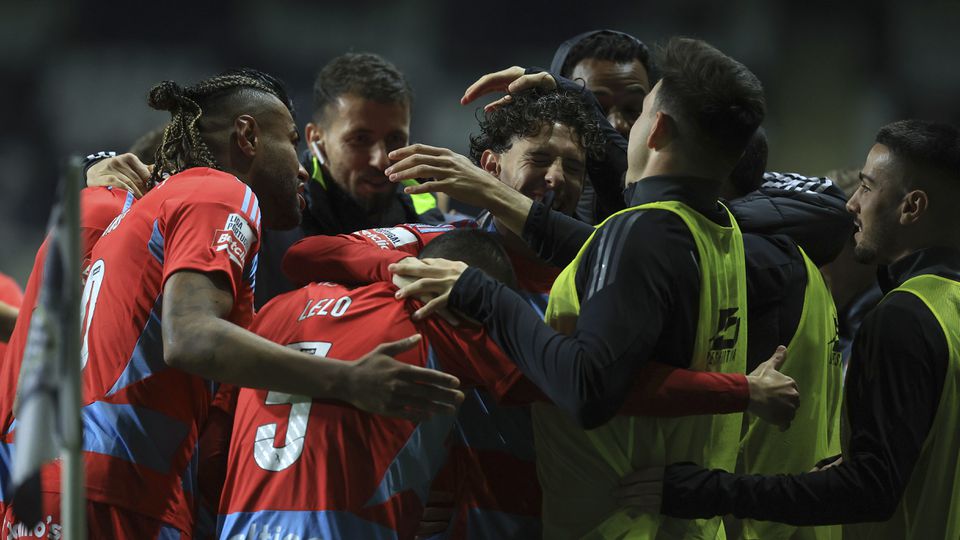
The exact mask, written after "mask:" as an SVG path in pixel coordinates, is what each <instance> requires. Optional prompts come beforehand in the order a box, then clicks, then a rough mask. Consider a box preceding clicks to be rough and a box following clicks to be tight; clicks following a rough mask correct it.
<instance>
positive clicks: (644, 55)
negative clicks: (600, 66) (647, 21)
mask: <svg viewBox="0 0 960 540" xmlns="http://www.w3.org/2000/svg"><path fill="white" fill-rule="evenodd" d="M587 58H596V59H597V60H610V61H612V62H617V63H624V62H632V61H634V60H639V61H640V63H641V64H643V67H644V69H646V70H647V77H648V78H649V79H650V84H653V83H654V82H655V81H656V80H657V76H656V66H654V63H653V59H652V58H651V57H650V49H649V48H647V46H646V45H645V44H644V43H643V42H642V41H640V40H639V39H637V38H635V37H633V36H631V35H630V34H625V33H623V32H616V31H613V30H601V31H599V32H597V33H595V34H593V35H591V36H589V37H586V38H584V39H583V40H581V41H580V42H578V43H577V44H576V45H574V46H573V48H571V49H570V52H569V53H568V54H567V57H566V59H564V61H563V66H562V67H561V68H560V76H562V77H567V78H569V77H570V74H571V73H573V68H575V67H577V64H579V63H580V62H581V61H583V60H585V59H587Z"/></svg>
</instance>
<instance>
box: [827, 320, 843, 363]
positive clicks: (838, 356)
mask: <svg viewBox="0 0 960 540" xmlns="http://www.w3.org/2000/svg"><path fill="white" fill-rule="evenodd" d="M833 327H834V332H833V339H831V340H830V343H828V345H829V347H830V356H829V358H828V359H827V363H828V364H829V365H831V366H834V367H840V366H841V365H842V364H843V352H842V351H843V349H842V347H841V345H840V321H839V320H838V319H837V315H836V314H834V315H833Z"/></svg>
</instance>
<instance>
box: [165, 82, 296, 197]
mask: <svg viewBox="0 0 960 540" xmlns="http://www.w3.org/2000/svg"><path fill="white" fill-rule="evenodd" d="M264 94H266V95H269V96H273V97H275V98H277V99H279V100H280V102H281V103H283V104H284V105H285V106H286V108H287V110H289V111H290V114H291V116H292V115H293V102H292V101H291V100H290V96H288V95H287V91H286V89H285V88H284V87H283V83H282V82H281V81H280V80H279V79H277V78H276V77H273V76H271V75H269V74H267V73H264V72H262V71H258V70H256V69H253V68H239V69H231V70H228V71H225V72H223V73H221V74H219V75H216V76H214V77H211V78H209V79H206V80H203V81H200V82H198V83H197V84H194V85H193V86H188V87H186V88H181V87H180V85H178V84H177V83H175V82H173V81H163V82H161V83H160V84H158V85H157V86H155V87H153V89H152V90H150V96H149V97H148V98H147V103H148V104H149V105H150V107H152V108H154V109H157V110H159V111H169V112H170V115H171V118H170V122H169V123H168V124H167V125H166V127H165V128H164V131H163V139H162V140H161V141H160V145H159V147H158V148H157V152H156V154H155V156H154V157H155V159H154V169H153V174H152V176H151V177H150V179H151V181H154V182H159V181H160V180H162V178H163V176H164V175H169V174H176V173H178V172H181V171H183V170H184V169H188V168H190V167H210V168H214V169H217V168H219V164H218V163H217V159H216V158H215V157H214V155H213V152H211V150H210V146H209V145H208V143H207V141H205V140H204V138H203V135H204V133H203V131H204V130H203V127H202V126H203V120H204V119H207V118H210V117H213V118H217V117H218V115H222V114H225V113H227V112H230V113H233V112H236V111H235V109H236V108H237V107H241V106H249V104H251V103H254V102H255V101H254V100H257V99H262V97H263V95H264Z"/></svg>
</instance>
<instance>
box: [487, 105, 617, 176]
mask: <svg viewBox="0 0 960 540" xmlns="http://www.w3.org/2000/svg"><path fill="white" fill-rule="evenodd" d="M511 96H512V98H513V99H512V100H511V101H510V102H508V103H506V104H504V105H501V106H499V107H497V108H496V109H494V110H492V111H490V112H488V113H485V114H483V115H482V116H481V117H480V118H478V119H477V121H478V122H479V123H480V134H479V135H471V136H470V159H471V160H473V162H474V163H475V164H477V165H478V166H479V165H480V157H481V156H482V155H483V152H484V150H491V151H493V152H496V153H498V154H499V153H502V152H506V151H507V150H509V149H510V147H511V146H513V143H514V142H516V140H517V139H523V138H526V137H532V136H534V135H536V134H538V133H540V130H542V129H543V127H544V126H547V125H552V124H563V125H565V126H567V127H569V128H570V129H571V130H573V132H574V134H575V136H576V138H577V139H576V140H577V143H578V144H579V145H580V147H581V148H583V149H584V150H585V151H586V153H587V156H588V157H591V158H596V159H599V158H601V157H602V156H603V148H604V142H605V139H604V137H603V133H602V132H601V131H600V124H599V123H598V122H597V120H596V118H594V112H593V110H592V109H591V108H590V107H589V106H588V105H587V104H586V103H585V102H584V101H583V99H581V97H580V96H579V95H578V94H575V93H570V92H564V91H560V90H550V91H544V90H541V89H539V88H534V89H531V90H527V91H524V92H519V93H516V94H511ZM480 114H481V113H480V112H479V111H478V116H479V115H480Z"/></svg>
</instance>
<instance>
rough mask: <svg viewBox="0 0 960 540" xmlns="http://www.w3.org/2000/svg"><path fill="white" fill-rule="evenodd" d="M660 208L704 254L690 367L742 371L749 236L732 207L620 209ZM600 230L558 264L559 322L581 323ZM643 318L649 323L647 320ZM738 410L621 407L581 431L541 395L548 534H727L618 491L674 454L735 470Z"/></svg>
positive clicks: (550, 309)
mask: <svg viewBox="0 0 960 540" xmlns="http://www.w3.org/2000/svg"><path fill="white" fill-rule="evenodd" d="M654 209H658V210H666V211H670V212H673V213H675V214H676V215H677V216H679V217H680V218H681V219H682V220H683V222H684V223H685V224H686V226H687V227H688V228H689V229H690V232H691V234H692V235H693V239H694V242H695V244H696V247H697V252H698V254H699V264H700V309H699V315H700V316H699V321H698V326H697V335H696V343H695V344H694V354H693V358H691V359H689V360H690V368H691V369H696V370H704V371H721V372H736V373H742V372H743V370H744V368H745V364H746V352H747V346H746V345H747V343H746V335H747V322H746V307H747V300H746V277H745V275H744V271H745V270H744V259H743V238H742V237H741V235H740V230H739V228H738V227H737V224H736V222H735V221H734V219H733V216H730V223H731V226H729V227H723V226H720V225H717V224H716V223H713V222H712V221H710V220H709V219H707V218H706V217H704V216H703V215H701V214H699V213H697V212H696V211H694V210H693V209H691V208H690V207H688V206H686V205H684V204H682V203H679V202H672V201H671V202H656V203H650V204H644V205H641V206H637V207H634V208H629V209H627V210H624V211H622V212H618V213H617V214H614V216H616V215H619V214H622V213H625V212H636V211H644V210H654ZM728 214H729V212H728ZM612 217H613V216H611V218H612ZM608 219H609V218H608ZM605 223H606V221H605V222H604V223H601V224H600V225H599V226H598V227H597V228H598V229H599V228H601V227H603V226H604V224H605ZM594 236H595V233H594ZM594 236H591V237H590V238H589V239H588V240H587V242H586V243H585V244H584V246H583V248H582V249H581V250H580V253H579V254H577V257H576V258H575V259H574V260H573V262H571V263H570V265H569V266H567V268H566V269H565V270H564V271H563V272H562V273H561V274H560V276H559V277H558V278H557V281H556V282H555V283H554V285H553V290H552V291H551V293H550V303H549V305H548V306H547V313H546V321H547V322H548V323H549V324H550V325H551V326H553V327H554V328H556V329H558V330H559V331H561V332H569V331H570V330H572V329H573V328H574V327H575V326H576V318H577V315H578V313H579V311H580V300H579V294H578V292H577V290H576V284H575V282H574V277H575V275H576V270H577V268H578V267H579V265H580V261H581V259H582V257H583V256H584V253H586V248H587V246H588V245H589V244H590V242H591V241H593V238H594ZM628 249H629V246H628ZM623 279H629V278H628V277H627V276H624V277H623ZM636 323H637V324H638V325H640V324H643V320H637V321H636ZM671 360H674V361H676V360H678V359H671ZM741 418H742V415H740V414H728V415H719V416H695V417H688V418H676V419H663V418H632V417H625V416H617V417H615V418H614V419H613V420H611V421H610V422H608V423H607V424H605V425H604V426H601V427H599V428H597V429H594V430H591V431H584V430H583V429H580V428H579V427H578V426H577V425H576V424H575V423H574V421H573V420H572V419H571V418H570V417H569V416H568V415H567V414H566V413H564V412H562V411H560V410H559V409H557V408H556V407H553V406H550V405H545V404H537V405H534V407H533V425H534V435H535V440H536V445H537V473H538V476H539V478H540V482H541V486H542V487H543V526H544V532H543V537H544V538H549V539H551V540H554V539H564V538H584V539H618V540H619V539H634V538H658V539H674V538H676V539H680V538H684V539H698V538H699V539H709V540H714V539H716V538H725V536H724V532H723V528H722V526H721V521H720V518H714V519H707V520H679V519H674V518H666V517H662V516H660V515H652V514H641V513H639V512H638V511H637V510H636V509H633V508H623V507H618V506H617V505H616V503H615V501H614V499H613V497H612V495H611V493H612V491H613V490H614V489H615V488H616V487H617V485H618V482H619V480H620V478H621V477H622V476H623V475H625V474H626V473H628V472H630V471H633V470H637V469H641V468H645V467H650V466H655V465H666V464H670V463H673V462H676V461H694V462H697V463H701V464H703V465H704V466H706V467H710V468H714V467H717V468H725V469H727V470H732V467H733V466H734V465H735V463H736V456H737V447H738V444H739V441H740V430H741Z"/></svg>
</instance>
